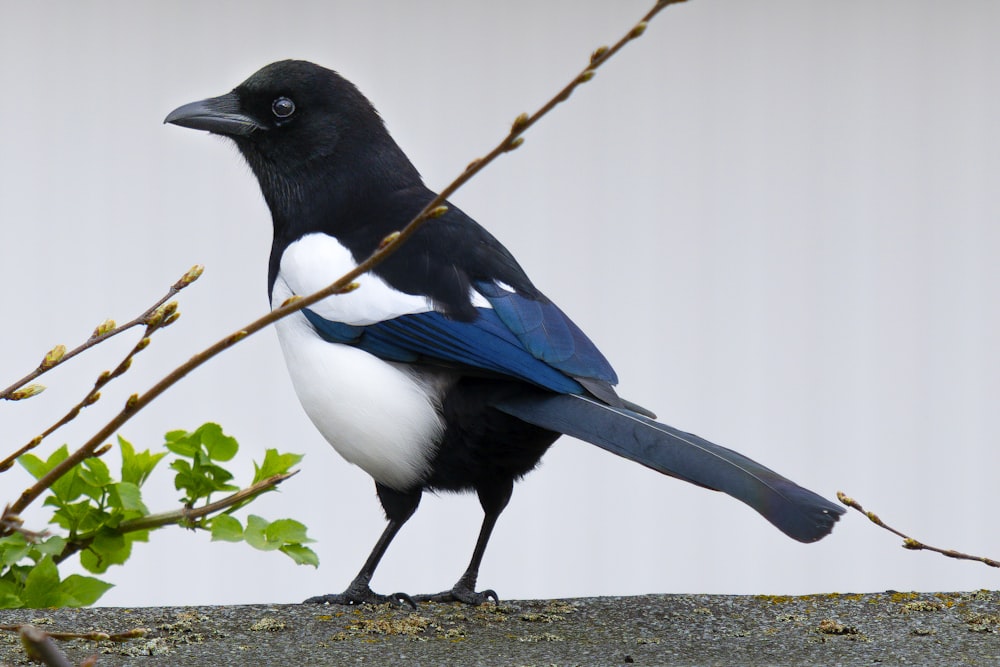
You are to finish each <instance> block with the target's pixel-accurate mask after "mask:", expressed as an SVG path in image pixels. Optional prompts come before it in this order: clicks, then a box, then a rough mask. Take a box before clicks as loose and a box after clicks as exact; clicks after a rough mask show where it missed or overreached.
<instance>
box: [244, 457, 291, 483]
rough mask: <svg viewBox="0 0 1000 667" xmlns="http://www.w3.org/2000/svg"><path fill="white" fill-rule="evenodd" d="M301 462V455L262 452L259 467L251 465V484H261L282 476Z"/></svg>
mask: <svg viewBox="0 0 1000 667" xmlns="http://www.w3.org/2000/svg"><path fill="white" fill-rule="evenodd" d="M301 460H302V454H279V453H278V450H277V449H268V450H267V451H265V452H264V462H263V463H261V464H260V465H259V466H258V465H257V464H256V463H254V464H253V467H254V475H253V483H254V484H256V483H257V482H262V481H264V480H265V479H267V478H268V477H274V476H275V475H283V474H285V473H286V472H288V471H289V470H291V469H292V466H294V465H295V464H297V463H298V462H299V461H301Z"/></svg>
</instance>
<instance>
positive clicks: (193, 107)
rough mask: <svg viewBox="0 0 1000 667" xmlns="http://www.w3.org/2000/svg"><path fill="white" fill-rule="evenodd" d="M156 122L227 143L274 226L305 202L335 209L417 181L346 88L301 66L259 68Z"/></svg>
mask: <svg viewBox="0 0 1000 667" xmlns="http://www.w3.org/2000/svg"><path fill="white" fill-rule="evenodd" d="M164 122H165V123H171V124H173V125H179V126H181V127H189V128H194V129H197V130H207V131H208V132H211V133H213V134H217V135H221V136H225V137H229V138H230V139H232V140H233V141H234V142H235V143H236V145H237V147H238V148H239V150H240V152H241V153H242V154H243V156H244V158H246V160H247V162H248V163H249V164H250V167H251V169H253V172H254V174H255V175H256V176H257V180H258V182H259V183H260V186H261V190H262V191H263V193H264V197H265V199H266V200H267V201H268V204H269V205H270V207H271V210H272V214H273V215H274V217H275V224H276V225H277V224H281V223H279V218H286V217H288V216H289V215H291V213H292V211H293V209H296V206H297V204H298V203H300V202H299V201H297V200H300V199H302V198H305V197H311V198H312V201H313V203H314V204H315V202H316V201H318V200H320V199H322V198H323V197H326V196H332V197H333V198H335V199H337V200H338V201H339V202H343V201H344V199H343V198H344V197H345V196H351V195H350V194H346V195H345V192H347V193H350V192H357V191H360V190H365V189H368V188H371V187H374V186H373V185H372V184H379V185H380V186H381V187H384V188H388V189H398V188H400V187H405V186H407V185H411V184H412V183H413V182H414V181H416V182H419V178H420V177H419V174H417V172H416V170H415V169H414V168H413V166H412V164H410V162H409V160H408V159H407V158H406V156H405V155H404V154H403V152H402V151H401V150H400V149H399V147H398V146H397V145H396V143H395V142H394V141H393V140H392V138H391V137H390V136H389V133H388V131H387V130H386V129H385V124H384V123H383V122H382V119H381V118H380V117H379V115H378V112H376V110H375V108H374V107H373V106H372V104H371V103H370V102H369V101H368V100H367V98H365V96H364V95H362V94H361V92H360V91H359V90H358V89H357V88H356V87H355V86H354V84H352V83H351V82H350V81H348V80H347V79H345V78H343V77H342V76H340V75H339V74H337V73H336V72H334V71H333V70H329V69H326V68H325V67H320V66H319V65H315V64H313V63H310V62H306V61H302V60H282V61H279V62H276V63H272V64H270V65H267V66H266V67H264V68H263V69H261V70H259V71H258V72H256V73H255V74H253V75H252V76H251V77H250V78H249V79H247V80H246V81H244V82H243V83H241V84H240V85H238V86H236V88H234V89H233V90H232V91H231V92H229V93H226V94H225V95H220V96H219V97H212V98H209V99H205V100H200V101H198V102H191V103H190V104H185V105H183V106H181V107H178V108H177V109H174V110H173V111H171V112H170V114H169V115H167V117H166V119H164ZM318 190H322V191H323V192H324V194H323V195H318V194H317V191H318ZM338 191H339V192H338ZM310 192H312V194H311V195H309V194H308V193H310Z"/></svg>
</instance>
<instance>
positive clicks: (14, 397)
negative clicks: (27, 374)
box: [7, 383, 45, 401]
mask: <svg viewBox="0 0 1000 667" xmlns="http://www.w3.org/2000/svg"><path fill="white" fill-rule="evenodd" d="M43 391H45V385H44V384H38V383H35V384H29V385H27V386H25V387H21V388H20V389H15V390H14V391H12V392H10V394H8V396H7V399H8V400H11V401H23V400H24V399H26V398H31V397H32V396H38V395H39V394H40V393H42V392H43Z"/></svg>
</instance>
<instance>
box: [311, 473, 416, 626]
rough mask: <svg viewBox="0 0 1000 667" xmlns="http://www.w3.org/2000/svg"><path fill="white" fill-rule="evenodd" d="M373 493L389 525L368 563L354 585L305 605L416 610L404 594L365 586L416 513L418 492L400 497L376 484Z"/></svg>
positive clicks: (312, 599)
mask: <svg viewBox="0 0 1000 667" xmlns="http://www.w3.org/2000/svg"><path fill="white" fill-rule="evenodd" d="M375 490H376V491H377V492H378V497H379V500H381V501H382V507H383V508H385V515H386V518H387V519H388V520H389V525H388V526H386V527H385V530H384V531H382V535H381V536H380V537H379V538H378V542H376V543H375V547H374V548H373V549H372V552H371V554H369V556H368V560H366V561H365V564H364V565H363V566H362V567H361V571H360V572H358V576H356V577H354V581H352V582H351V585H350V586H348V587H347V590H346V591H344V592H343V593H330V594H327V595H316V596H314V597H311V598H309V599H308V600H306V601H305V602H306V603H307V604H324V603H326V604H345V605H355V604H362V603H365V602H368V603H372V604H380V603H383V602H389V603H391V604H397V605H398V604H402V603H406V604H408V605H410V606H411V607H414V608H416V605H415V604H414V603H413V600H412V599H411V598H410V596H409V595H407V594H406V593H394V594H392V595H379V594H378V593H375V592H373V591H372V589H371V588H370V587H369V584H370V583H371V580H372V576H373V575H374V574H375V568H377V567H378V564H379V561H381V560H382V556H384V555H385V552H386V549H388V548H389V544H390V543H391V542H392V539H393V538H394V537H396V533H398V532H399V529H400V528H402V527H403V524H404V523H406V522H407V520H409V518H410V517H411V516H413V513H414V512H416V511H417V505H419V504H420V495H421V491H420V490H419V489H418V490H416V491H413V492H409V493H401V492H399V491H394V490H393V489H390V488H389V487H387V486H382V485H381V484H379V483H378V482H376V483H375Z"/></svg>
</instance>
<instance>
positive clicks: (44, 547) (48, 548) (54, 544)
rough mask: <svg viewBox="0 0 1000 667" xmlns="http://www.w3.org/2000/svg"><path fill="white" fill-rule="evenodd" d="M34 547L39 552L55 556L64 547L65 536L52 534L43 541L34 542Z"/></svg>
mask: <svg viewBox="0 0 1000 667" xmlns="http://www.w3.org/2000/svg"><path fill="white" fill-rule="evenodd" d="M34 548H35V549H37V550H38V552H39V553H42V554H47V555H49V556H55V555H57V554H61V553H62V552H63V549H65V548H66V538H64V537H60V536H58V535H53V536H52V537H50V538H48V539H47V540H45V541H44V542H41V543H39V544H36V545H35V547H34Z"/></svg>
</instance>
